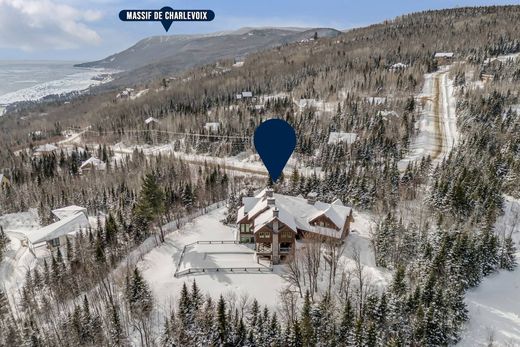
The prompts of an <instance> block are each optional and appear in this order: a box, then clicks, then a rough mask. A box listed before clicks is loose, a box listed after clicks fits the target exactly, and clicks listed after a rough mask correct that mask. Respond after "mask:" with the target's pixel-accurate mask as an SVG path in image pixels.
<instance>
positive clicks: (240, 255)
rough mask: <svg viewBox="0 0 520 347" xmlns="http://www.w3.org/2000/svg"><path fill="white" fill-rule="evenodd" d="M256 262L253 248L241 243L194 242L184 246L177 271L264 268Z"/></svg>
mask: <svg viewBox="0 0 520 347" xmlns="http://www.w3.org/2000/svg"><path fill="white" fill-rule="evenodd" d="M268 265H269V264H264V263H263V262H262V263H261V264H260V263H257V261H256V257H255V252H254V250H253V249H251V248H249V247H247V246H245V245H241V244H219V243H213V244H195V245H192V246H190V247H186V251H185V253H184V256H183V258H182V262H181V263H180V266H179V271H183V270H186V269H190V268H191V269H193V268H205V269H208V268H249V269H259V268H266V267H268Z"/></svg>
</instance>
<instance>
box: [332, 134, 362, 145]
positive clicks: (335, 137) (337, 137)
mask: <svg viewBox="0 0 520 347" xmlns="http://www.w3.org/2000/svg"><path fill="white" fill-rule="evenodd" d="M356 139H357V134H356V133H344V132H335V131H332V132H331V133H330V134H329V141H328V144H329V145H335V144H338V143H340V142H346V143H347V144H349V145H351V144H353V143H354V142H356Z"/></svg>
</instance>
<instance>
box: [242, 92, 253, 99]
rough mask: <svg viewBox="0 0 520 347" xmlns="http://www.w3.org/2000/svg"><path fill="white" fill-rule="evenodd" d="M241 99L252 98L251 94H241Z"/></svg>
mask: <svg viewBox="0 0 520 347" xmlns="http://www.w3.org/2000/svg"><path fill="white" fill-rule="evenodd" d="M242 97H243V98H252V97H253V92H242Z"/></svg>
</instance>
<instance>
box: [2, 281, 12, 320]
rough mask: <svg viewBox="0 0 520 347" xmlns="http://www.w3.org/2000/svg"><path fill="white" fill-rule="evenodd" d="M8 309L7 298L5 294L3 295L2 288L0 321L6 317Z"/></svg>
mask: <svg viewBox="0 0 520 347" xmlns="http://www.w3.org/2000/svg"><path fill="white" fill-rule="evenodd" d="M10 310H11V309H10V306H9V300H8V299H7V296H6V295H5V293H4V292H3V290H2V289H0V322H2V321H4V320H5V319H6V318H7V315H8V314H9V312H10ZM0 326H1V324H0Z"/></svg>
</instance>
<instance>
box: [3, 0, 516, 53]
mask: <svg viewBox="0 0 520 347" xmlns="http://www.w3.org/2000/svg"><path fill="white" fill-rule="evenodd" d="M517 3H518V0H516V1H507V0H506V1H499V0H495V1H485V0H458V1H449V0H355V1H354V0H240V1H238V0H191V1H188V0H183V1H181V0H177V1H166V0H162V1H156V0H141V1H135V0H90V1H89V0H0V60H19V59H24V60H25V59H30V60H75V61H88V60H94V59H101V58H104V57H106V56H108V55H110V54H112V53H115V52H119V51H121V50H124V49H126V48H128V47H129V46H131V45H132V44H134V43H135V42H137V41H138V40H140V39H142V38H144V37H148V36H153V35H164V34H165V32H164V29H163V27H162V26H161V25H160V23H157V22H155V23H142V22H141V23H135V22H121V21H120V20H119V18H118V14H119V11H120V10H122V9H160V8H162V7H164V6H170V7H172V8H174V9H210V10H213V11H214V12H215V14H216V17H215V20H214V21H213V22H198V23H173V26H172V27H171V29H170V31H169V33H168V35H175V34H187V33H208V32H215V31H222V30H232V29H238V28H241V27H244V26H301V27H333V28H336V29H342V30H343V29H348V28H353V27H359V26H365V25H368V24H373V23H377V22H381V21H383V20H385V19H391V18H394V17H396V16H399V15H401V14H405V13H410V12H416V11H422V10H426V9H441V8H448V7H461V6H477V5H502V4H517Z"/></svg>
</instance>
